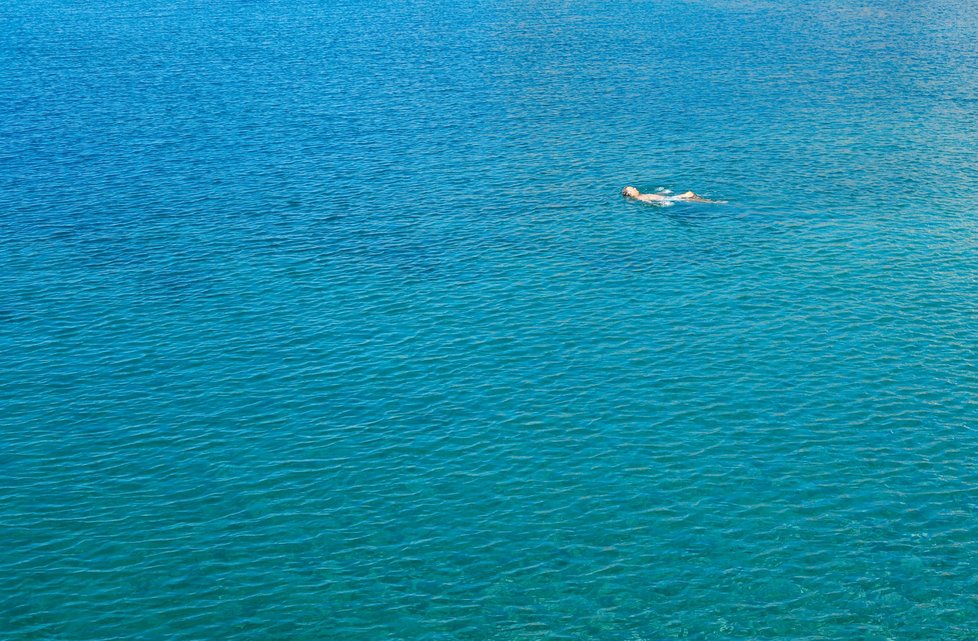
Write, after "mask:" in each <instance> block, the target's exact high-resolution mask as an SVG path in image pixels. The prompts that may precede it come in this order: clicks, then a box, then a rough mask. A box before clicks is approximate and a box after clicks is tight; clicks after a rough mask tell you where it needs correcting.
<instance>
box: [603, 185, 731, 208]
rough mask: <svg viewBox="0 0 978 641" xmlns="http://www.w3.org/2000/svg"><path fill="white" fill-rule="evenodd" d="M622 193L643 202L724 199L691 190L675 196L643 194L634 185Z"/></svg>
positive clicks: (696, 201) (717, 201)
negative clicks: (706, 196) (704, 196)
mask: <svg viewBox="0 0 978 641" xmlns="http://www.w3.org/2000/svg"><path fill="white" fill-rule="evenodd" d="M621 195H622V196H624V197H625V198H633V199H635V200H641V201H642V202H643V203H652V204H656V203H662V204H666V203H674V202H676V201H683V202H688V203H722V202H724V201H722V200H710V199H709V198H703V197H702V196H700V195H699V194H694V193H693V192H691V191H687V192H684V193H682V194H678V195H675V196H672V195H668V194H643V193H642V192H640V191H639V190H637V189H635V188H634V187H625V188H624V189H622V190H621Z"/></svg>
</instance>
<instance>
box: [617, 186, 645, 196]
mask: <svg viewBox="0 0 978 641" xmlns="http://www.w3.org/2000/svg"><path fill="white" fill-rule="evenodd" d="M621 195H622V196H625V197H626V198H638V197H639V196H640V195H641V194H640V192H639V191H638V190H637V189H635V188H634V187H625V188H624V189H622V190H621Z"/></svg>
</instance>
